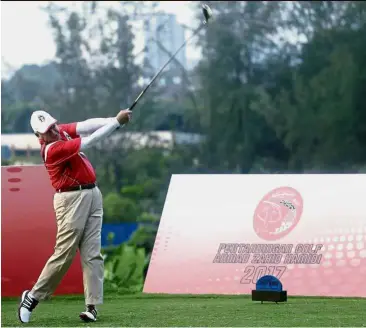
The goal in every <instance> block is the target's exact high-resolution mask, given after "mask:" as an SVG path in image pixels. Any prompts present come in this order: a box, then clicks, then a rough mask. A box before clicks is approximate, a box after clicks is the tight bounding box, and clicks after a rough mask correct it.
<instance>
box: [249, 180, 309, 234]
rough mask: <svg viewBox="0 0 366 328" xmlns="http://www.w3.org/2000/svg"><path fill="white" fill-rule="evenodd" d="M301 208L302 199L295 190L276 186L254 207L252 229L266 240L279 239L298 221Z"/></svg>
mask: <svg viewBox="0 0 366 328" xmlns="http://www.w3.org/2000/svg"><path fill="white" fill-rule="evenodd" d="M302 210H303V200H302V197H301V195H300V193H299V192H298V191H297V190H295V189H293V188H291V187H280V188H276V189H274V190H272V191H270V192H269V193H268V194H267V195H265V196H264V197H263V198H262V200H261V201H260V202H259V204H258V206H257V208H256V209H255V212H254V218H253V228H254V231H255V233H256V234H257V235H258V237H259V238H262V239H264V240H267V241H272V240H277V239H281V238H283V237H285V236H286V235H288V234H289V233H290V232H291V231H292V230H293V229H294V228H295V227H296V225H297V224H298V223H299V221H300V218H301V214H302Z"/></svg>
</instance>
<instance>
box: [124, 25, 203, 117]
mask: <svg viewBox="0 0 366 328" xmlns="http://www.w3.org/2000/svg"><path fill="white" fill-rule="evenodd" d="M205 25H206V21H204V22H203V23H202V24H201V25H200V26H199V27H198V28H197V29H196V30H195V31H194V32H193V33H192V35H191V36H190V37H189V38H188V39H187V40H186V41H185V42H184V43H183V44H182V45H181V46H180V47H179V48H178V50H177V51H176V52H175V53H174V54H173V55H172V56H171V57H170V58H169V60H168V61H167V62H166V63H165V65H164V66H163V67H162V68H161V69H160V70H159V72H157V73H156V74H155V76H154V77H153V78H152V80H151V81H150V83H149V84H148V85H147V86H146V87H145V89H144V90H142V91H141V93H140V94H139V95H138V97H137V98H136V99H135V101H134V102H133V104H132V105H131V106H130V107H129V110H131V111H132V109H133V108H134V107H135V106H136V104H137V102H138V101H139V99H140V98H141V97H142V96H143V94H144V93H145V92H146V91H147V89H149V87H150V85H151V84H153V82H154V81H155V80H156V78H157V77H158V76H159V75H160V74H161V72H162V71H163V70H164V68H165V67H166V66H167V65H168V64H169V63H170V62H171V61H172V60H173V59H174V57H175V56H176V55H177V53H178V52H179V51H180V50H181V49H182V48H183V47H184V46H185V45H186V44H187V43H188V42H189V41H190V40H191V39H192V38H193V37H194V36H195V35H196V34H197V33H198V32H199V31H200V30H201V29H202V27H203V26H205Z"/></svg>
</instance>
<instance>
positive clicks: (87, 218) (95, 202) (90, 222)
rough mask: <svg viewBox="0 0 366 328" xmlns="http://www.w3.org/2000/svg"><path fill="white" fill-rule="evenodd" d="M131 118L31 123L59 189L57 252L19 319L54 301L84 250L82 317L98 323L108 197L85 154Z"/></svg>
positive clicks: (40, 114)
mask: <svg viewBox="0 0 366 328" xmlns="http://www.w3.org/2000/svg"><path fill="white" fill-rule="evenodd" d="M130 119H131V111H129V110H121V111H120V112H119V113H118V114H117V116H116V117H113V118H95V119H89V120H86V121H83V122H77V123H70V124H57V120H56V119H54V118H53V117H52V116H51V115H50V114H49V113H47V112H45V111H35V112H33V114H32V116H31V120H30V124H31V126H32V129H33V131H34V133H35V135H36V136H37V137H38V138H39V141H40V144H41V156H42V159H43V162H44V165H45V167H46V169H47V172H48V174H49V177H50V180H51V184H52V186H53V188H54V189H55V195H54V201H53V206H54V209H55V214H56V221H57V236H56V245H55V251H54V253H53V255H52V256H51V257H50V259H49V260H48V261H47V263H46V265H45V267H44V268H43V271H42V273H41V275H40V276H39V278H38V281H37V282H36V284H35V285H34V286H33V288H32V290H30V291H29V290H26V291H24V292H23V293H22V296H21V303H20V305H19V308H18V316H19V320H20V321H21V322H22V323H27V322H29V321H30V317H31V314H32V311H33V310H34V308H35V307H36V306H37V304H38V303H39V302H40V301H42V300H45V299H48V298H49V297H50V296H51V295H52V294H53V292H54V291H55V289H56V287H57V286H58V284H59V283H60V281H61V279H62V278H63V277H64V275H65V273H66V272H67V270H68V269H69V267H70V265H71V263H72V261H73V259H74V257H75V254H76V251H77V249H79V251H80V255H81V261H82V269H83V283H84V294H85V304H86V309H85V311H84V312H82V313H80V318H81V319H82V320H83V321H86V322H93V321H96V319H97V309H96V305H98V304H102V302H103V275H104V262H103V257H102V255H101V229H102V219H103V199H102V194H101V192H100V190H99V188H98V186H97V184H96V175H95V171H94V169H93V166H92V165H91V163H90V162H89V160H88V159H87V157H86V156H85V155H84V154H83V153H82V151H83V150H85V149H87V148H90V147H92V146H94V145H95V144H97V143H98V142H99V141H101V140H103V139H104V138H106V137H107V136H109V135H110V134H111V133H112V132H113V131H115V130H116V129H117V128H119V127H120V126H123V125H125V124H127V123H128V122H129V121H130Z"/></svg>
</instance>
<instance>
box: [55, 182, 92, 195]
mask: <svg viewBox="0 0 366 328" xmlns="http://www.w3.org/2000/svg"><path fill="white" fill-rule="evenodd" d="M96 186H97V184H96V183H88V184H84V185H78V186H72V187H65V188H60V189H57V190H56V192H58V193H60V192H69V191H77V190H84V189H93V188H95V187H96Z"/></svg>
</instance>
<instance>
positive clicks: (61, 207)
mask: <svg viewBox="0 0 366 328" xmlns="http://www.w3.org/2000/svg"><path fill="white" fill-rule="evenodd" d="M54 209H55V212H56V221H57V236H56V246H55V251H54V254H53V255H52V256H51V257H50V259H49V260H48V261H47V263H46V265H45V267H44V269H43V271H42V273H41V275H40V277H39V278H38V281H37V283H36V284H35V285H34V287H33V289H32V291H31V293H32V295H33V296H34V297H35V298H36V299H37V300H39V301H41V300H44V299H48V298H49V297H50V296H51V295H52V294H53V292H54V291H55V289H56V287H57V286H58V285H59V283H60V281H61V279H62V278H63V276H64V275H65V274H66V272H67V270H68V269H69V267H70V265H71V263H72V261H73V259H74V257H75V255H76V251H77V250H78V249H79V251H80V255H81V262H82V269H83V283H84V294H85V304H86V305H88V304H90V305H97V304H102V303H103V277H104V260H103V257H102V255H101V230H102V220H103V199H102V194H101V192H100V190H99V188H97V187H96V188H94V189H86V190H78V191H72V192H64V193H56V194H55V196H54Z"/></svg>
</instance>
